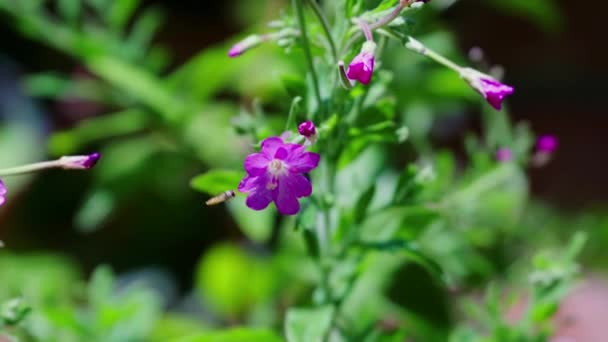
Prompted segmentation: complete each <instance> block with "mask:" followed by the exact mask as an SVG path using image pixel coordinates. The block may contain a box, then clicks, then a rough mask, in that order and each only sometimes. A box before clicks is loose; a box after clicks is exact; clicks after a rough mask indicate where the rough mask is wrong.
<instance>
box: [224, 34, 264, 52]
mask: <svg viewBox="0 0 608 342" xmlns="http://www.w3.org/2000/svg"><path fill="white" fill-rule="evenodd" d="M261 42H262V38H261V37H260V36H259V35H256V34H254V35H251V36H249V37H247V38H245V39H243V40H241V41H240V42H238V43H236V44H234V45H233V46H232V47H231V48H230V50H229V51H228V56H229V57H231V58H234V57H238V56H240V55H242V54H244V53H245V52H247V50H249V49H252V48H254V47H256V46H258V44H260V43H261Z"/></svg>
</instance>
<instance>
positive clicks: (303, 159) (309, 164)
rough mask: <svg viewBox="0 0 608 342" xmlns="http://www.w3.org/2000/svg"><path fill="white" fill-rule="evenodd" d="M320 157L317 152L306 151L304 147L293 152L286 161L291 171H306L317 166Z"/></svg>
mask: <svg viewBox="0 0 608 342" xmlns="http://www.w3.org/2000/svg"><path fill="white" fill-rule="evenodd" d="M320 158H321V157H320V156H319V155H318V154H317V153H314V152H305V149H304V148H302V149H300V150H297V151H294V152H293V153H291V154H290V155H289V156H288V157H287V159H286V160H285V163H286V164H287V165H288V167H289V171H291V172H293V173H305V172H310V171H311V170H312V169H314V168H316V167H317V166H318V165H319V159H320Z"/></svg>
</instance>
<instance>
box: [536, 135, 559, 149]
mask: <svg viewBox="0 0 608 342" xmlns="http://www.w3.org/2000/svg"><path fill="white" fill-rule="evenodd" d="M558 144H559V143H558V140H557V138H556V137H555V136H554V135H541V136H540V137H538V139H537V140H536V149H537V150H538V151H539V152H545V153H552V152H554V151H555V150H556V149H557V145H558Z"/></svg>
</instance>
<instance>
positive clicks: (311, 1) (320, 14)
mask: <svg viewBox="0 0 608 342" xmlns="http://www.w3.org/2000/svg"><path fill="white" fill-rule="evenodd" d="M308 3H309V4H310V7H312V10H313V11H314V12H315V15H316V16H317V18H319V22H320V23H321V26H322V27H323V33H325V36H326V37H327V41H328V42H329V48H330V49H331V54H332V56H333V57H334V62H338V49H337V48H336V42H335V41H334V37H333V36H332V35H331V28H330V27H329V22H328V21H327V18H326V17H325V14H323V10H322V9H321V7H320V6H319V4H318V3H317V2H316V1H315V0H308Z"/></svg>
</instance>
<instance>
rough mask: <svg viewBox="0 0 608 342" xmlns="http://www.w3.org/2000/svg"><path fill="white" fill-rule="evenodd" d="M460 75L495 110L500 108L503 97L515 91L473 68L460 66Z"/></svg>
mask: <svg viewBox="0 0 608 342" xmlns="http://www.w3.org/2000/svg"><path fill="white" fill-rule="evenodd" d="M460 76H461V77H462V78H463V79H464V80H465V81H467V83H469V85H470V86H471V87H472V88H473V89H475V90H477V92H479V93H480V94H481V95H483V97H484V98H485V99H486V101H488V103H489V104H490V105H491V106H492V107H494V109H496V110H500V108H501V107H502V102H503V101H504V99H505V98H506V97H507V96H509V95H511V94H513V92H514V91H515V89H514V88H513V87H511V86H508V85H506V84H503V83H500V82H499V81H498V80H496V79H494V78H492V77H491V76H489V75H486V74H483V73H481V72H479V71H477V70H475V69H471V68H462V70H461V72H460Z"/></svg>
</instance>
